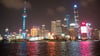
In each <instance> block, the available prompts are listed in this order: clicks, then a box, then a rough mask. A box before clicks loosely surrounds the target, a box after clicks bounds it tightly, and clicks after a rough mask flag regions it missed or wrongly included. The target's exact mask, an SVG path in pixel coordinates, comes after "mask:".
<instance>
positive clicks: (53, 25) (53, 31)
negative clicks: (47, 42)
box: [51, 21, 56, 34]
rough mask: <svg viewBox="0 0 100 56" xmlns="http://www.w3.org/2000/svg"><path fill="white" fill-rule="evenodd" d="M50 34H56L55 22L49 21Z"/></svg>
mask: <svg viewBox="0 0 100 56" xmlns="http://www.w3.org/2000/svg"><path fill="white" fill-rule="evenodd" d="M51 32H52V33H54V34H56V21H51Z"/></svg>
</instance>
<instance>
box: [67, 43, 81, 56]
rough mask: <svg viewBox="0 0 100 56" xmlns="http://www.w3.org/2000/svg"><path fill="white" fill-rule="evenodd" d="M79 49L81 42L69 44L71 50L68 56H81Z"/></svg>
mask: <svg viewBox="0 0 100 56" xmlns="http://www.w3.org/2000/svg"><path fill="white" fill-rule="evenodd" d="M79 48H80V47H79V42H76V41H72V42H68V49H69V55H68V56H80V50H79Z"/></svg>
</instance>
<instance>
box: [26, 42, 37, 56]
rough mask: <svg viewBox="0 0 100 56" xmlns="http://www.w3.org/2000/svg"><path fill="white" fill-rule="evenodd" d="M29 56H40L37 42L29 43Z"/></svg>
mask: <svg viewBox="0 0 100 56" xmlns="http://www.w3.org/2000/svg"><path fill="white" fill-rule="evenodd" d="M27 56H38V44H37V43H36V42H27Z"/></svg>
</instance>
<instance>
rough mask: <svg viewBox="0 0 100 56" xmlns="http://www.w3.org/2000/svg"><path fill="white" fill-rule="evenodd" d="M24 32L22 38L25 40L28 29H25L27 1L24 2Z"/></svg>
mask: <svg viewBox="0 0 100 56" xmlns="http://www.w3.org/2000/svg"><path fill="white" fill-rule="evenodd" d="M23 11H24V12H23V16H22V17H23V31H22V36H23V39H26V29H25V22H26V18H27V12H26V11H27V7H26V0H24V9H23Z"/></svg>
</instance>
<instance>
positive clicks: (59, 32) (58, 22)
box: [56, 20, 62, 35]
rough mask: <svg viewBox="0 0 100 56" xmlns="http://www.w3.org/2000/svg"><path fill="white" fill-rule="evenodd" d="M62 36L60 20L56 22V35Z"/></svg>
mask: <svg viewBox="0 0 100 56" xmlns="http://www.w3.org/2000/svg"><path fill="white" fill-rule="evenodd" d="M61 34H62V25H61V20H56V35H61Z"/></svg>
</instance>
